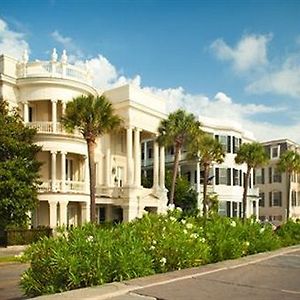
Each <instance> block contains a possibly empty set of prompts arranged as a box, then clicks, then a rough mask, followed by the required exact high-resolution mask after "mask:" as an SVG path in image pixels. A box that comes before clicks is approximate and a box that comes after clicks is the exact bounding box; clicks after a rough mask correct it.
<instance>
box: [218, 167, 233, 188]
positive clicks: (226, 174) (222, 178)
mask: <svg viewBox="0 0 300 300" xmlns="http://www.w3.org/2000/svg"><path fill="white" fill-rule="evenodd" d="M216 184H224V185H231V169H230V168H228V169H226V168H216Z"/></svg>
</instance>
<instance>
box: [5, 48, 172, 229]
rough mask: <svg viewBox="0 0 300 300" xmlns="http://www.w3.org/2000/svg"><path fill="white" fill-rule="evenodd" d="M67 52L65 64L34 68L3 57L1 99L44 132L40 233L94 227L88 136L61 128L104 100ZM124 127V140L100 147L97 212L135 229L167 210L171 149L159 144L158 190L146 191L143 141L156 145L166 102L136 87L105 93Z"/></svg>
mask: <svg viewBox="0 0 300 300" xmlns="http://www.w3.org/2000/svg"><path fill="white" fill-rule="evenodd" d="M67 60H68V58H67V55H66V53H65V51H64V52H63V54H62V56H61V59H60V60H59V61H58V59H57V54H56V51H53V53H52V57H51V60H50V61H33V62H29V60H28V55H27V53H26V52H25V53H24V56H23V59H22V61H17V60H16V59H14V58H11V57H8V56H6V55H1V56H0V98H1V99H4V100H7V101H8V102H9V104H10V105H11V106H17V107H19V108H20V111H21V114H22V115H23V118H24V122H25V124H26V125H28V126H30V127H34V128H37V131H38V134H37V137H36V143H37V144H38V145H40V146H42V151H41V152H40V153H39V155H38V159H39V160H40V161H41V162H43V165H42V167H41V174H40V175H41V180H42V185H41V188H40V191H39V194H38V199H39V206H38V208H37V210H36V211H35V212H34V213H33V214H32V223H33V225H34V226H38V225H45V226H50V227H52V228H55V227H56V226H57V225H63V224H65V225H78V224H82V223H84V222H85V221H88V220H89V217H90V197H89V175H88V160H87V146H86V142H85V140H84V139H83V138H82V136H81V135H80V134H79V133H78V132H75V133H74V134H69V133H66V132H65V130H64V128H63V127H62V125H61V123H60V120H61V117H62V116H63V114H64V110H65V107H66V103H67V102H68V101H70V100H72V98H74V97H77V96H80V95H88V94H91V95H94V96H97V95H100V94H102V92H100V91H98V90H96V89H95V88H94V87H93V86H92V84H91V78H90V76H89V72H88V70H87V69H80V68H78V67H75V66H73V65H70V64H68V62H67ZM104 95H105V96H107V97H108V99H109V100H110V101H111V102H112V104H113V106H114V109H115V112H116V113H117V114H118V115H120V116H121V117H122V118H123V120H124V129H122V130H121V131H120V132H119V133H118V134H106V135H105V136H103V137H101V138H100V139H98V140H97V148H96V153H95V159H96V173H97V179H96V190H97V196H96V204H97V211H98V218H99V221H104V220H106V221H109V220H111V221H113V220H119V221H121V220H123V221H129V220H132V219H134V218H136V217H139V216H141V215H142V214H143V211H144V210H145V209H146V210H151V211H157V212H162V211H164V210H165V209H166V204H167V197H166V190H165V188H164V166H165V162H164V159H165V157H164V148H163V147H160V149H159V146H158V145H157V144H155V147H154V148H155V149H154V151H153V155H154V172H153V174H154V178H153V182H154V185H153V188H149V189H146V188H143V187H142V186H141V146H140V145H141V141H142V140H144V139H149V138H154V136H155V135H156V134H157V128H158V125H159V122H160V120H161V119H162V118H164V117H165V116H166V115H165V102H164V101H163V100H162V99H159V98H157V97H155V96H153V95H151V94H148V93H145V92H143V91H141V90H140V89H138V88H136V87H133V86H131V85H125V86H121V87H118V88H115V89H111V90H108V91H105V92H104Z"/></svg>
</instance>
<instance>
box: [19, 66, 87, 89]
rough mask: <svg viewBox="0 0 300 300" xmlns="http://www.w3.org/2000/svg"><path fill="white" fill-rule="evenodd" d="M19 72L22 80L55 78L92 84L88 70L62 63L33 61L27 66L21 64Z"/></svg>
mask: <svg viewBox="0 0 300 300" xmlns="http://www.w3.org/2000/svg"><path fill="white" fill-rule="evenodd" d="M17 72H18V73H17V74H18V77H20V78H26V77H55V78H65V79H72V80H77V81H81V82H84V83H87V84H91V76H90V73H89V71H88V70H86V69H83V68H79V67H76V66H74V65H70V64H66V63H61V62H52V61H33V62H28V63H27V64H19V66H18V71H17Z"/></svg>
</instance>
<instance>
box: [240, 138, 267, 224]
mask: <svg viewBox="0 0 300 300" xmlns="http://www.w3.org/2000/svg"><path fill="white" fill-rule="evenodd" d="M268 160H269V158H268V155H267V153H266V151H265V149H264V147H263V146H262V145H261V144H260V143H258V142H253V143H245V144H242V145H241V147H240V149H239V150H238V152H237V154H236V157H235V162H236V163H237V164H243V163H245V164H246V165H247V172H246V178H245V182H244V192H243V219H244V220H245V219H246V218H247V191H248V185H249V178H250V174H251V170H252V169H254V168H257V167H259V166H262V165H265V164H266V163H267V162H268Z"/></svg>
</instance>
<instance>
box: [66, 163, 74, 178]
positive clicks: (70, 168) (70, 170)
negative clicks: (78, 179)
mask: <svg viewBox="0 0 300 300" xmlns="http://www.w3.org/2000/svg"><path fill="white" fill-rule="evenodd" d="M66 180H67V181H72V180H73V160H72V159H70V158H67V159H66Z"/></svg>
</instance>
